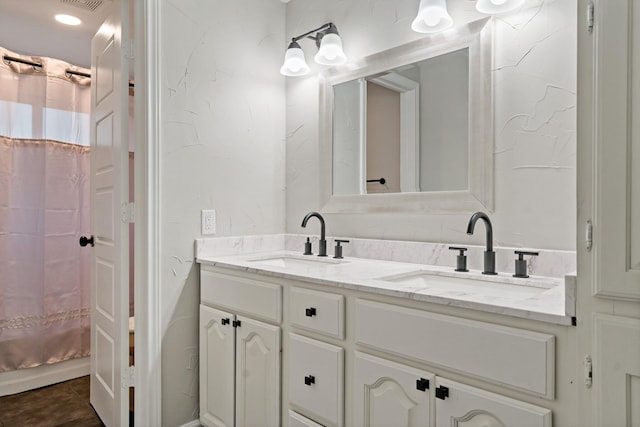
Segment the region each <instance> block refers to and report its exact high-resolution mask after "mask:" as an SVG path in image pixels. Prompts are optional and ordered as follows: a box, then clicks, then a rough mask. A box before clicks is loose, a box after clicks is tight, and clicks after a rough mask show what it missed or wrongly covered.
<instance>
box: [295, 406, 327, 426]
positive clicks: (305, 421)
mask: <svg viewBox="0 0 640 427" xmlns="http://www.w3.org/2000/svg"><path fill="white" fill-rule="evenodd" d="M289 427H322V424H318V423H317V422H315V421H311V420H310V419H309V418H307V417H303V416H302V415H300V414H298V413H297V412H293V411H292V410H291V409H289Z"/></svg>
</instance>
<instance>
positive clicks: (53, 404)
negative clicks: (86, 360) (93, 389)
mask: <svg viewBox="0 0 640 427" xmlns="http://www.w3.org/2000/svg"><path fill="white" fill-rule="evenodd" d="M14 426H29V427H62V426H65V427H72V426H76V427H104V424H102V422H101V421H100V418H98V416H97V415H96V413H95V411H94V410H93V408H92V407H91V405H90V404H89V377H88V376H86V377H81V378H76V379H74V380H70V381H65V382H62V383H58V384H54V385H50V386H47V387H42V388H38V389H35V390H30V391H25V392H24V393H18V394H13V395H11V396H3V397H0V427H14Z"/></svg>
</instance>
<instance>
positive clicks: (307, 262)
mask: <svg viewBox="0 0 640 427" xmlns="http://www.w3.org/2000/svg"><path fill="white" fill-rule="evenodd" d="M248 262H251V263H257V264H262V265H269V266H272V267H281V268H290V267H293V268H295V267H298V268H299V267H323V266H324V267H326V266H333V265H337V264H340V263H341V262H342V261H340V260H337V259H333V258H325V257H318V256H315V255H313V256H311V255H309V256H304V255H301V256H292V255H283V256H272V257H265V258H255V259H251V260H248Z"/></svg>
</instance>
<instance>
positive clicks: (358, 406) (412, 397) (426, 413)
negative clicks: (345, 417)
mask: <svg viewBox="0 0 640 427" xmlns="http://www.w3.org/2000/svg"><path fill="white" fill-rule="evenodd" d="M434 383H435V376H434V375H433V374H430V373H428V372H425V371H421V370H419V369H415V368H412V367H409V366H406V365H401V364H398V363H394V362H391V361H388V360H385V359H380V358H378V357H375V356H371V355H368V354H364V353H360V352H356V353H355V378H354V386H353V393H354V399H353V401H354V418H353V421H354V425H356V426H363V427H364V426H366V427H405V426H406V427H409V426H425V427H426V426H430V425H433V423H432V419H433V408H432V406H433V398H432V397H431V396H432V394H433V391H432V390H433V388H434V386H435V384H434ZM423 389H424V390H423Z"/></svg>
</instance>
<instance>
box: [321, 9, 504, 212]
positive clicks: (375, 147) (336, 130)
mask: <svg viewBox="0 0 640 427" xmlns="http://www.w3.org/2000/svg"><path fill="white" fill-rule="evenodd" d="M490 65H491V24H490V20H488V19H483V20H481V21H475V22H472V23H469V24H467V25H465V26H462V27H458V28H456V29H455V30H452V31H447V32H446V33H440V34H436V35H432V36H429V37H425V38H424V39H420V40H417V41H415V42H411V43H408V44H406V45H402V46H399V47H397V48H393V49H390V50H388V51H385V52H381V53H378V54H375V55H372V56H369V57H367V58H364V60H363V61H362V63H361V64H359V66H358V67H357V69H355V70H349V71H336V70H335V69H334V70H333V71H328V72H327V74H325V75H324V76H323V78H322V79H321V95H322V96H321V103H322V105H321V110H320V111H321V117H320V123H321V149H322V153H321V154H322V161H323V164H322V165H321V166H322V169H321V170H323V171H329V170H330V171H331V173H327V174H325V175H324V176H323V177H322V179H321V181H322V182H323V187H324V188H323V191H322V193H323V196H324V197H325V199H326V204H325V206H324V208H323V210H324V211H325V212H329V213H332V212H335V213H339V212H376V211H417V210H420V211H427V212H433V211H443V212H459V211H471V210H476V209H485V210H492V208H493V161H492V159H493V153H492V148H493V132H492V114H491V112H492V109H493V106H492V102H491V93H492V85H491V80H492V79H491V69H490ZM325 166H326V168H325Z"/></svg>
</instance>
